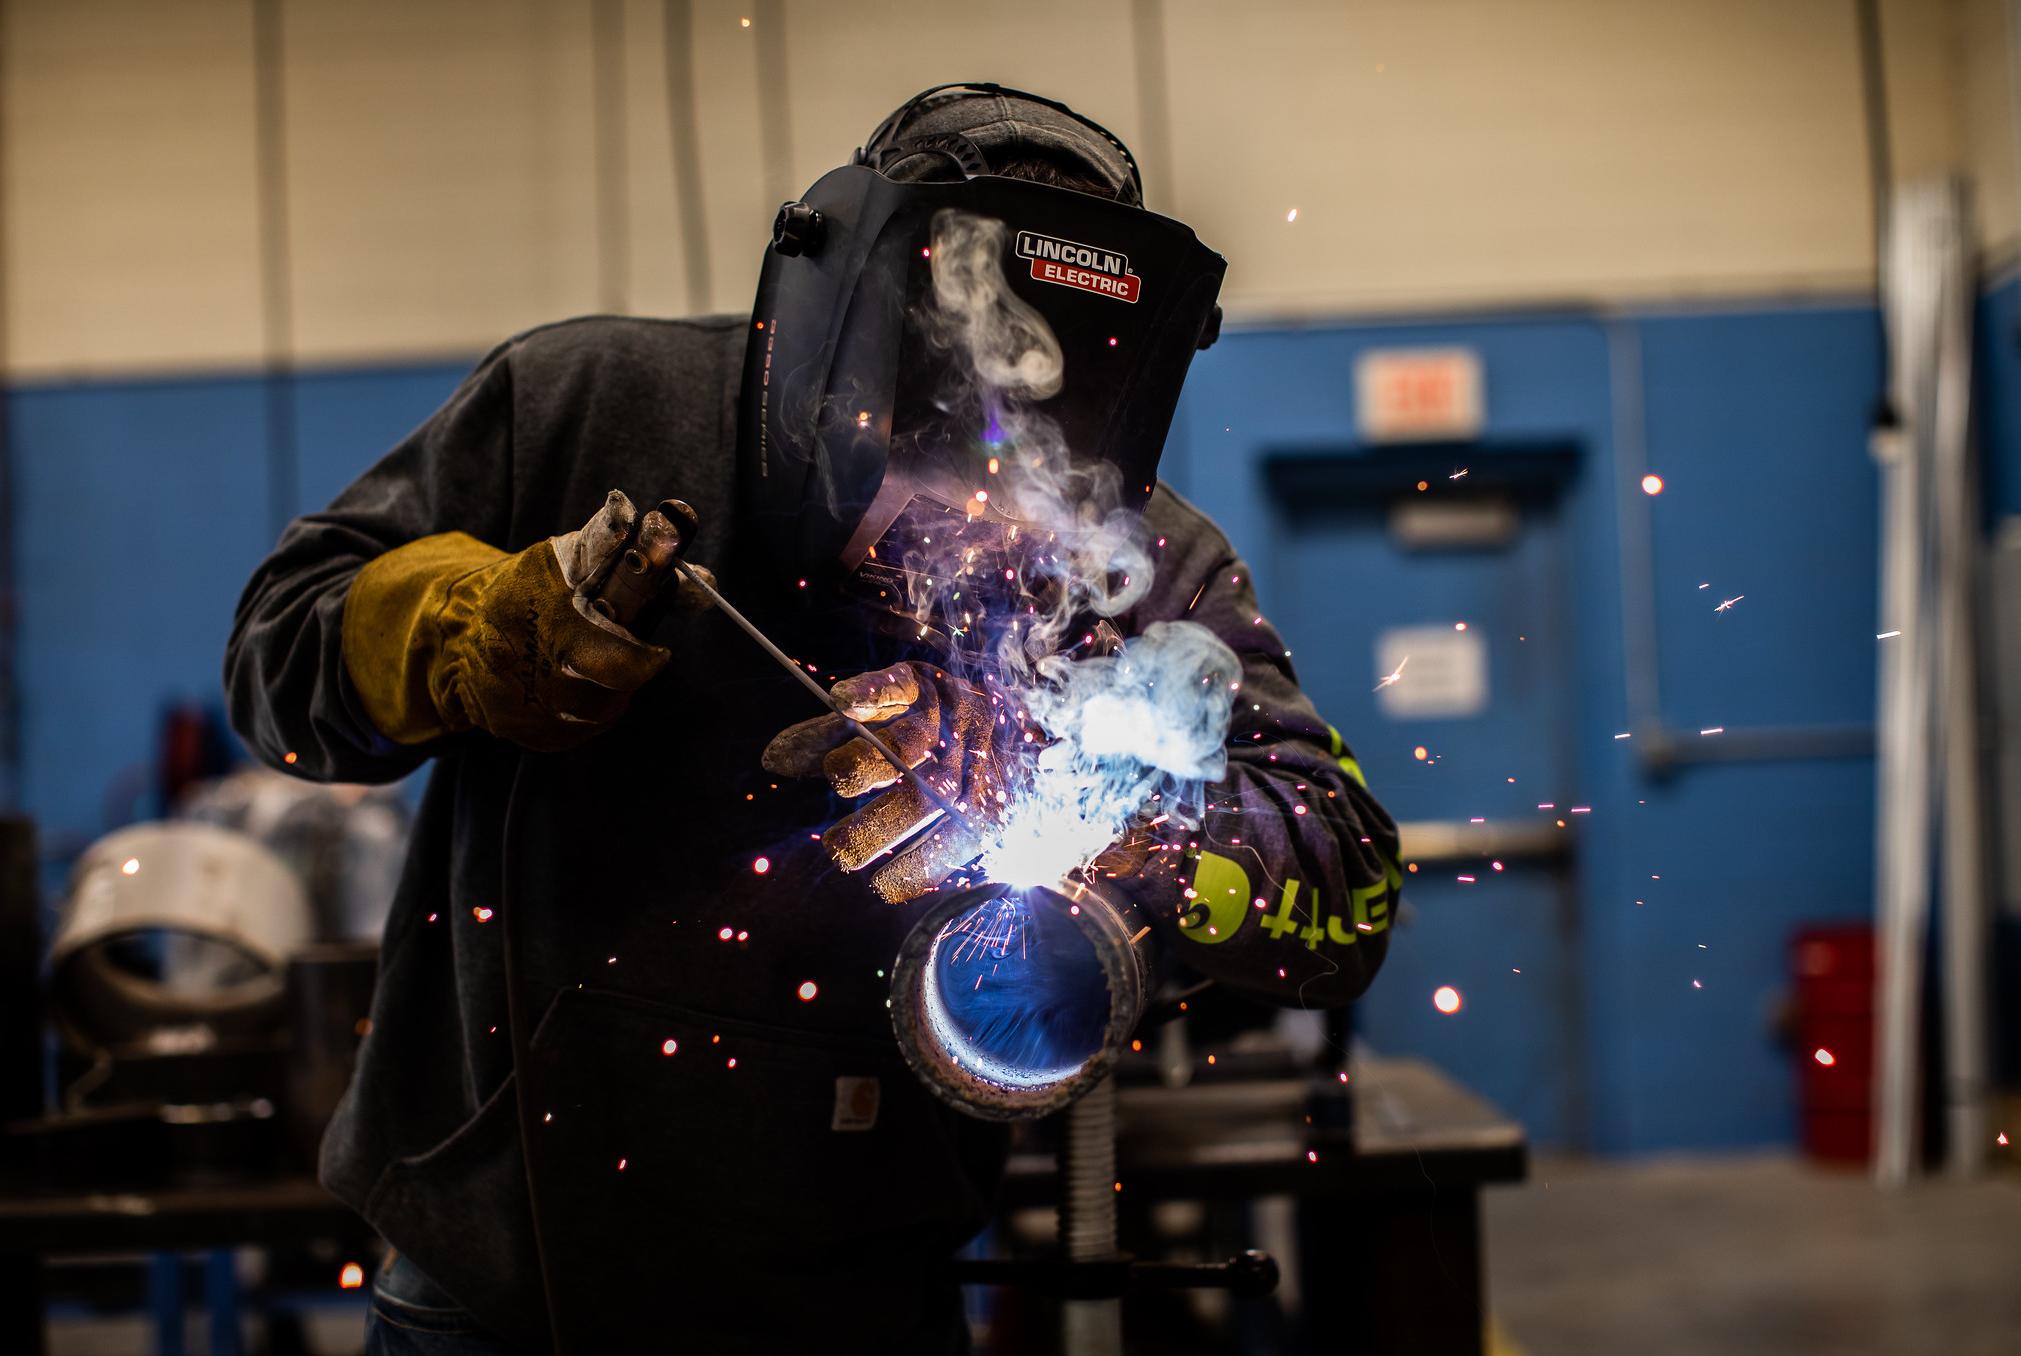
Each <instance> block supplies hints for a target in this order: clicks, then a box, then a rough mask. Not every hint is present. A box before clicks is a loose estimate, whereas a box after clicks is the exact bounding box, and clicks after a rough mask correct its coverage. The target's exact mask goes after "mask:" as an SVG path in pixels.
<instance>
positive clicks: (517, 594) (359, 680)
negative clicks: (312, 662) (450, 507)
mask: <svg viewBox="0 0 2021 1356" xmlns="http://www.w3.org/2000/svg"><path fill="white" fill-rule="evenodd" d="M636 518H637V511H636V510H635V509H634V508H633V507H632V502H631V500H630V499H628V498H626V497H625V496H624V495H623V494H621V493H619V492H618V491H615V490H613V491H612V492H611V494H610V497H609V498H608V499H607V500H606V501H605V502H604V506H603V508H602V509H600V510H598V512H597V513H596V514H595V515H594V516H593V517H591V519H590V520H589V521H588V522H587V523H585V524H584V525H583V526H582V527H581V528H579V529H578V530H576V531H574V532H568V533H564V534H562V535H561V536H558V537H551V538H549V539H548V540H546V541H542V542H537V543H535V544H534V545H532V546H529V547H527V548H526V549H525V550H524V551H520V552H518V553H517V554H513V555H508V554H506V553H505V552H503V551H500V550H499V549H497V548H496V547H493V546H487V545H485V544H484V543H483V542H481V541H478V540H477V539H476V538H474V537H471V536H468V535H466V534H464V533H461V532H444V533H440V534H438V535H435V536H432V537H423V538H421V539H420V540H418V541H413V542H409V543H408V544H407V545H405V546H402V547H398V548H396V549H394V550H392V551H388V552H387V553H386V554H385V555H383V556H380V557H379V558H378V559H377V560H374V561H372V562H371V563H370V564H368V565H367V566H366V567H365V568H364V569H363V570H361V571H359V573H358V577H357V578H356V579H354V580H353V581H352V583H351V590H350V593H349V595H348V596H347V597H346V599H345V603H344V665H345V668H346V670H347V671H348V672H349V673H350V676H351V682H352V685H353V686H354V687H355V688H356V689H357V691H358V695H359V697H360V698H361V699H362V700H363V702H364V706H365V712H366V714H367V715H368V716H370V717H371V720H372V723H373V725H374V726H376V727H377V728H378V730H379V732H380V733H381V734H384V735H385V736H386V737H387V738H389V739H391V740H393V741H395V742H396V743H401V744H419V743H423V742H425V741H427V740H430V739H436V738H439V737H441V736H443V735H447V734H456V733H459V732H461V731H464V730H471V729H477V730H483V731H484V732H486V733H487V734H491V735H495V736H497V737H498V738H500V739H506V740H510V741H512V742H513V743H515V744H519V745H522V746H524V747H526V748H529V749H538V750H543V751H547V750H557V749H566V748H570V747H573V746H574V745H577V744H580V743H581V742H583V741H584V740H585V739H588V738H589V737H590V736H592V735H594V734H597V733H599V732H600V731H603V730H605V729H608V728H609V727H610V726H611V725H613V724H615V723H616V721H617V719H618V717H620V716H622V715H623V714H624V712H625V708H626V707H627V706H628V705H629V704H630V701H631V697H632V694H633V693H634V692H636V691H637V690H638V689H639V688H640V687H642V686H644V685H645V684H646V682H648V681H649V680H650V679H651V678H652V677H653V676H654V675H655V674H657V673H658V672H659V671H660V670H661V669H662V668H663V667H665V665H666V662H667V659H668V657H669V655H668V651H667V650H666V649H664V648H663V647H661V646H658V645H648V644H645V643H643V642H641V641H640V640H638V639H637V638H636V637H634V636H633V635H632V634H631V633H630V632H628V631H626V630H625V629H624V628H623V627H621V626H619V625H617V624H616V623H615V622H613V621H611V620H609V619H608V618H606V617H603V616H600V615H599V614H598V613H597V611H596V610H595V609H594V608H593V607H592V606H591V605H590V604H591V601H592V590H593V589H594V588H595V586H596V584H597V583H598V582H599V581H600V580H601V578H602V576H603V575H604V574H605V572H606V571H607V570H608V569H609V568H610V567H611V565H612V564H613V562H614V561H615V560H616V558H617V556H618V555H619V553H620V552H621V551H623V549H624V546H625V542H626V538H627V536H628V535H629V533H630V531H631V528H632V524H633V522H634V521H635V520H636ZM677 587H683V588H686V587H687V586H686V585H685V581H683V583H682V585H680V586H677ZM688 592H690V593H693V592H694V590H692V589H688ZM679 601H681V602H682V603H688V602H689V601H690V600H689V599H687V598H682V599H680V600H679Z"/></svg>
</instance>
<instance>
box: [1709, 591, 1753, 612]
mask: <svg viewBox="0 0 2021 1356" xmlns="http://www.w3.org/2000/svg"><path fill="white" fill-rule="evenodd" d="M1746 596H1747V595H1746V594H1744V593H1736V594H1734V595H1733V596H1732V597H1731V598H1728V599H1727V600H1726V601H1725V602H1723V603H1721V604H1720V605H1719V606H1718V607H1715V608H1713V609H1712V610H1713V611H1714V612H1731V611H1733V605H1734V604H1735V603H1737V602H1739V601H1740V600H1741V599H1743V598H1745V597H1746Z"/></svg>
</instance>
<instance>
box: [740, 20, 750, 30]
mask: <svg viewBox="0 0 2021 1356" xmlns="http://www.w3.org/2000/svg"><path fill="white" fill-rule="evenodd" d="M750 26H751V21H750V20H749V19H739V20H737V27H739V28H749V27H750Z"/></svg>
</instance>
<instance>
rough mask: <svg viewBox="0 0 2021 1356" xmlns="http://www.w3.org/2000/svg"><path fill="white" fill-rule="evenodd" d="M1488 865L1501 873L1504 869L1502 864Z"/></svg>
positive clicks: (1493, 863) (1492, 863)
mask: <svg viewBox="0 0 2021 1356" xmlns="http://www.w3.org/2000/svg"><path fill="white" fill-rule="evenodd" d="M1488 865H1489V866H1492V867H1494V868H1495V870H1497V871H1500V870H1501V869H1502V864H1501V863H1500V862H1489V863H1488Z"/></svg>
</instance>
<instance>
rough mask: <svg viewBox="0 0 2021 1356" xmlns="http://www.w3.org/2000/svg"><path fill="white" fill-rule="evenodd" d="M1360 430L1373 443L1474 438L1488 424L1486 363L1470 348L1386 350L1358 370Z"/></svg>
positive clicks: (1356, 393)
mask: <svg viewBox="0 0 2021 1356" xmlns="http://www.w3.org/2000/svg"><path fill="white" fill-rule="evenodd" d="M1354 408H1355V424H1356V426H1357V427H1358V428H1359V429H1360V430H1361V436H1362V437H1363V438H1364V439H1365V440H1367V441H1369V442H1400V441H1405V440H1408V439H1413V438H1423V439H1430V438H1439V439H1447V438H1453V439H1457V438H1472V437H1475V436H1477V435H1478V434H1479V433H1480V431H1481V424H1482V422H1483V419H1484V412H1483V406H1482V401H1481V359H1480V355H1479V354H1477V353H1475V352H1474V351H1473V350H1472V349H1468V348H1383V349H1372V350H1370V351H1369V352H1367V353H1364V354H1362V355H1361V357H1360V358H1359V359H1358V360H1356V362H1355V365H1354Z"/></svg>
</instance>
